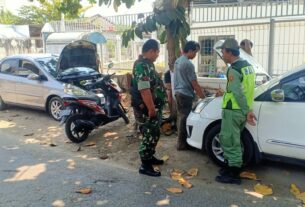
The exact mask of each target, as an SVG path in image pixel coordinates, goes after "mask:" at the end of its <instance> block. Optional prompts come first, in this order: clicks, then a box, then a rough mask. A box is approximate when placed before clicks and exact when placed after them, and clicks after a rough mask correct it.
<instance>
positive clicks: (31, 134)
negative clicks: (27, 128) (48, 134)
mask: <svg viewBox="0 0 305 207" xmlns="http://www.w3.org/2000/svg"><path fill="white" fill-rule="evenodd" d="M33 135H34V133H29V134H25V135H23V136H25V137H30V136H33Z"/></svg>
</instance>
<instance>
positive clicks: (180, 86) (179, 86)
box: [174, 55, 197, 98]
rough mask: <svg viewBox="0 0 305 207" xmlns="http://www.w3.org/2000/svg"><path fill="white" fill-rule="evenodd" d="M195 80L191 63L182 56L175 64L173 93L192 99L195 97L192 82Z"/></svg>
mask: <svg viewBox="0 0 305 207" xmlns="http://www.w3.org/2000/svg"><path fill="white" fill-rule="evenodd" d="M193 80H197V76H196V73H195V67H194V65H193V63H192V62H191V61H190V60H189V59H188V58H187V57H186V56H185V55H182V56H181V57H179V58H178V59H177V60H176V62H175V70H174V91H175V94H176V93H177V92H178V93H181V94H183V95H186V96H190V97H192V98H194V97H195V93H194V89H193V86H192V81H193Z"/></svg>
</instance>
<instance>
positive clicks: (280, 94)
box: [271, 89, 285, 102]
mask: <svg viewBox="0 0 305 207" xmlns="http://www.w3.org/2000/svg"><path fill="white" fill-rule="evenodd" d="M271 99H272V101H274V102H283V101H284V100H285V93H284V90H282V89H276V90H273V91H271Z"/></svg>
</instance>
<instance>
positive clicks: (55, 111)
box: [48, 97, 64, 121]
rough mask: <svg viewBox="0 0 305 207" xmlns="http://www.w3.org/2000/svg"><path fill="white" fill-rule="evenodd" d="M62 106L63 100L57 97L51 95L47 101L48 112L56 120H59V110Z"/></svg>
mask: <svg viewBox="0 0 305 207" xmlns="http://www.w3.org/2000/svg"><path fill="white" fill-rule="evenodd" d="M63 108H64V105H63V101H62V100H61V98H59V97H53V98H51V99H50V101H49V103H48V110H49V111H48V112H49V114H50V116H51V117H52V118H53V119H55V120H56V121H60V119H61V117H60V114H59V113H60V111H61V110H62V109H63Z"/></svg>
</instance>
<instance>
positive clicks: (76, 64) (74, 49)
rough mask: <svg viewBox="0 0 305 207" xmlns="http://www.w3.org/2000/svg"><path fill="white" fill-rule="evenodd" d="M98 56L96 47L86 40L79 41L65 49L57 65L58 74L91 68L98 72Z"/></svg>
mask: <svg viewBox="0 0 305 207" xmlns="http://www.w3.org/2000/svg"><path fill="white" fill-rule="evenodd" d="M97 58H98V55H97V49H96V45H95V44H94V43H92V42H89V41H86V40H77V41H74V42H72V43H70V44H68V45H66V46H65V47H64V49H63V50H62V52H61V54H60V56H59V61H58V65H57V72H58V74H63V73H65V71H67V70H71V68H88V69H89V68H90V69H91V70H94V71H96V72H99V71H98V60H97Z"/></svg>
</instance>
